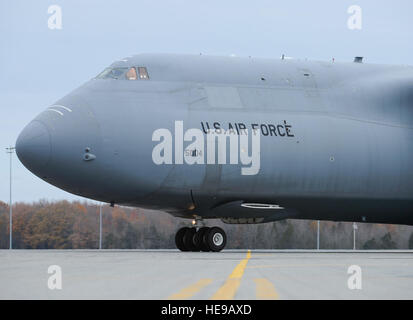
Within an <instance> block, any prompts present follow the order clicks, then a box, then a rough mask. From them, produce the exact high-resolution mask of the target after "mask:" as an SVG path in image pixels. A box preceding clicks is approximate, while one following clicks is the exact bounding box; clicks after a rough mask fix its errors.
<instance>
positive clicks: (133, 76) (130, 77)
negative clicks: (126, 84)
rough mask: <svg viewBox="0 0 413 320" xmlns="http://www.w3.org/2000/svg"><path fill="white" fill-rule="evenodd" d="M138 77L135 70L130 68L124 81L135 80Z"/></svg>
mask: <svg viewBox="0 0 413 320" xmlns="http://www.w3.org/2000/svg"><path fill="white" fill-rule="evenodd" d="M137 78H138V76H137V75H136V69H135V67H132V68H130V69H129V70H128V72H126V79H128V80H136V79H137Z"/></svg>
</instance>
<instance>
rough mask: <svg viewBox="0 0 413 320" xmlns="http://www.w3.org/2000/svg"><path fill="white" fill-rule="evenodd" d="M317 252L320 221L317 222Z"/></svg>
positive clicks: (318, 248)
mask: <svg viewBox="0 0 413 320" xmlns="http://www.w3.org/2000/svg"><path fill="white" fill-rule="evenodd" d="M317 250H320V220H317Z"/></svg>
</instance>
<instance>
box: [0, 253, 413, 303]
mask: <svg viewBox="0 0 413 320" xmlns="http://www.w3.org/2000/svg"><path fill="white" fill-rule="evenodd" d="M50 266H58V268H57V269H56V267H54V268H55V269H53V267H52V269H51V270H49V271H50V273H48V269H49V267H50ZM350 266H353V267H352V268H350V270H349V267H350ZM354 266H355V267H354ZM358 267H360V268H358ZM59 268H60V270H61V289H58V288H54V289H50V288H49V286H51V288H53V287H56V285H57V286H58V277H59V271H56V270H59ZM360 274H361V277H359V275H360ZM56 279H57V281H56ZM360 280H361V281H360ZM349 283H350V286H349ZM360 286H361V289H360ZM0 299H179V300H181V299H246V300H249V299H413V251H392V252H388V251H371V252H366V251H363V252H353V251H321V252H320V251H319V252H317V251H304V250H288V251H285V250H278V251H275V250H252V251H249V250H225V251H223V252H220V253H193V252H178V251H176V250H100V251H99V250H11V251H10V250H0Z"/></svg>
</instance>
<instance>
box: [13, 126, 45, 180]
mask: <svg viewBox="0 0 413 320" xmlns="http://www.w3.org/2000/svg"><path fill="white" fill-rule="evenodd" d="M16 153H17V156H18V157H19V160H20V161H21V162H22V163H23V164H24V166H25V167H26V168H28V169H29V170H30V171H32V172H33V173H39V171H41V170H42V169H43V168H44V167H45V166H46V165H47V163H48V162H49V159H50V155H51V143H50V132H49V130H48V128H47V127H46V126H45V125H44V124H43V123H42V122H40V121H37V120H34V121H32V122H30V123H29V124H28V125H27V126H26V127H25V128H24V129H23V131H22V132H21V133H20V135H19V137H18V138H17V141H16Z"/></svg>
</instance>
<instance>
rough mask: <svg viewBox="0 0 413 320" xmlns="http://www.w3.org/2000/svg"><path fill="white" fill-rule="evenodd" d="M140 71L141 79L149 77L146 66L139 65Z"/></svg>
mask: <svg viewBox="0 0 413 320" xmlns="http://www.w3.org/2000/svg"><path fill="white" fill-rule="evenodd" d="M138 71H139V79H145V80H148V79H149V75H148V71H147V70H146V68H145V67H138Z"/></svg>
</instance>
